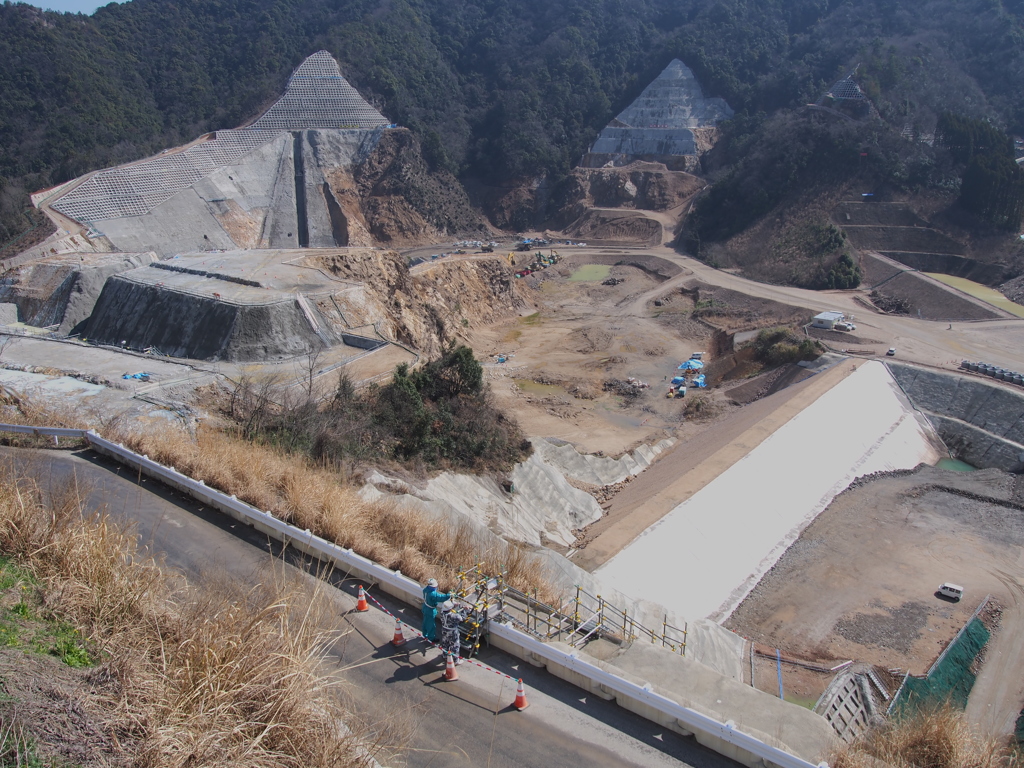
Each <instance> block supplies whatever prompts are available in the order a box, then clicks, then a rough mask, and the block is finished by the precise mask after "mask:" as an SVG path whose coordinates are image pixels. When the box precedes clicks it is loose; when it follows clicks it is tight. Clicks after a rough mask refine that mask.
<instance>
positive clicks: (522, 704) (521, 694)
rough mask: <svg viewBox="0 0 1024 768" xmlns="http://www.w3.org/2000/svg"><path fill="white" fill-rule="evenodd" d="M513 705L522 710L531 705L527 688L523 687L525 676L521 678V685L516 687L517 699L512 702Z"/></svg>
mask: <svg viewBox="0 0 1024 768" xmlns="http://www.w3.org/2000/svg"><path fill="white" fill-rule="evenodd" d="M512 706H513V707H515V708H516V709H518V710H519V711H520V712H522V711H523V710H524V709H526V708H527V707H528V706H530V702H528V701H527V700H526V689H525V688H523V678H519V687H518V688H516V700H515V701H513V702H512Z"/></svg>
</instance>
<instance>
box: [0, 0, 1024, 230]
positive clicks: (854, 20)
mask: <svg viewBox="0 0 1024 768" xmlns="http://www.w3.org/2000/svg"><path fill="white" fill-rule="evenodd" d="M1018 14H1021V15H1024V0H1005V1H1004V2H1000V0H931V1H930V2H928V1H926V2H920V0H846V1H845V2H843V1H841V0H759V1H758V2H754V0H629V2H625V0H588V1H587V2H584V1H583V0H567V1H566V2H558V3H551V2H544V1H543V0H444V2H440V1H439V0H173V2H172V0H131V2H127V3H124V4H123V5H115V4H111V5H109V6H107V7H105V8H101V9H99V10H98V11H97V12H96V13H95V14H94V15H93V16H91V17H86V16H81V15H70V14H68V15H61V14H57V13H50V12H45V13H44V12H41V11H39V10H37V9H35V8H33V7H30V6H26V5H22V4H11V3H5V4H4V5H2V6H0V246H2V245H3V243H4V242H6V241H8V240H9V239H10V238H12V237H14V236H16V235H17V234H18V233H19V232H21V231H23V230H24V229H25V228H26V227H27V226H28V223H27V218H26V215H25V212H24V211H25V209H26V208H27V206H28V202H27V199H26V197H25V193H26V192H27V191H32V190H35V189H39V188H42V187H46V186H48V185H51V184H56V183H58V182H60V181H63V180H65V179H68V178H72V177H74V176H76V175H78V174H81V173H82V172H84V171H87V170H90V169H92V168H97V167H102V166H107V165H110V164H113V163H117V162H122V161H125V160H129V159H133V158H137V157H140V156H143V155H146V154H149V153H152V152H154V151H156V150H159V149H161V148H163V147H165V146H170V145H174V144H179V143H182V142H184V141H187V140H190V139H192V138H194V137H195V136H197V135H198V134H200V133H202V132H205V131H208V130H212V129H216V128H222V127H234V126H236V125H238V124H241V123H243V122H245V121H246V120H247V119H250V118H252V117H253V116H255V115H256V114H257V112H258V111H259V110H260V108H261V107H262V106H264V105H266V104H267V103H268V102H269V101H270V100H272V99H273V98H274V97H276V96H277V95H278V94H279V93H280V92H281V90H282V88H283V86H284V83H285V80H286V78H287V76H288V74H289V73H290V71H291V70H292V68H293V67H294V66H296V65H297V64H298V63H299V62H300V61H301V60H302V58H303V57H305V56H306V55H308V54H310V53H312V52H313V51H316V50H318V49H319V48H326V49H327V50H329V51H330V52H331V53H332V54H334V55H335V56H336V57H337V58H338V60H339V62H340V63H341V66H342V70H343V72H344V73H345V74H346V76H347V77H348V78H349V79H350V80H351V81H352V82H353V84H354V85H356V87H358V88H359V89H360V91H361V92H362V93H363V94H364V95H366V96H367V97H368V98H370V99H371V100H372V101H373V102H374V103H375V105H376V106H377V107H378V108H379V109H381V110H382V111H383V112H384V114H385V115H386V116H387V117H388V118H389V119H391V120H393V121H395V122H398V123H400V124H402V125H405V126H408V127H410V128H411V129H413V130H414V131H415V132H416V133H418V134H419V135H420V137H421V139H422V141H423V145H424V148H425V152H426V155H427V159H428V161H429V162H431V163H433V164H434V165H440V166H445V167H447V168H449V169H450V170H452V171H454V172H456V173H457V174H459V175H460V176H461V177H462V178H464V179H486V180H487V181H488V182H489V183H495V184H501V183H512V182H515V181H520V180H523V179H530V178H537V177H541V176H544V177H546V178H547V179H548V180H549V181H550V182H551V183H552V184H555V183H557V182H558V181H559V180H560V179H562V178H563V177H564V176H565V174H566V173H567V171H568V170H569V169H570V168H571V167H572V166H573V165H574V164H575V162H576V161H577V160H578V158H579V157H580V156H581V154H582V153H583V152H584V151H586V149H587V147H588V145H589V144H590V142H591V141H592V140H593V139H594V137H595V136H596V134H597V132H598V131H599V130H600V128H601V127H602V126H603V125H604V124H606V123H607V122H608V120H609V119H610V118H611V117H612V116H614V115H615V114H616V113H617V112H618V111H619V110H621V109H622V108H623V107H624V106H625V105H626V104H628V103H629V102H630V101H631V100H632V99H633V98H634V97H635V96H636V95H637V94H638V93H639V91H640V90H641V89H642V88H643V87H644V86H645V85H646V84H647V83H648V82H649V81H650V80H651V79H652V78H653V77H654V76H655V75H656V74H657V73H658V72H659V71H660V70H661V68H662V67H664V66H665V64H666V63H667V62H668V61H669V60H670V59H671V58H673V57H679V58H680V59H682V60H683V61H684V62H685V63H686V64H688V65H689V66H690V67H691V68H692V69H693V70H694V72H695V73H696V75H697V77H698V78H699V80H700V82H701V83H702V85H703V86H704V89H705V91H706V92H707V93H708V94H709V95H715V96H722V97H724V98H725V99H726V100H727V101H728V102H729V104H730V105H731V106H732V107H733V108H734V109H735V110H736V112H737V117H736V119H735V120H734V121H733V122H732V124H731V126H727V128H726V137H727V140H726V141H725V142H724V143H723V145H722V150H721V152H719V153H718V159H717V160H714V162H715V163H717V167H718V168H719V169H729V168H738V167H739V166H738V165H737V163H738V162H740V161H741V160H742V158H743V156H744V154H745V153H750V152H752V151H755V150H757V151H763V152H767V153H768V154H770V155H772V158H773V160H772V162H773V163H775V165H774V166H772V167H773V168H775V171H777V172H779V173H782V174H783V179H782V180H781V182H780V183H782V185H783V186H785V183H786V179H789V178H790V177H792V178H794V179H795V178H797V177H798V176H799V175H800V173H802V171H801V172H797V173H795V174H794V173H789V171H790V170H792V169H791V168H790V166H789V164H790V160H789V159H787V157H786V156H785V154H784V153H782V154H781V155H780V154H779V152H778V151H776V150H777V148H773V147H766V146H764V145H765V143H766V142H769V141H771V140H772V136H774V135H776V134H778V133H779V132H780V131H781V130H782V128H780V126H779V124H778V122H777V120H778V119H777V118H776V121H775V122H773V120H772V119H771V118H770V117H768V116H770V115H772V113H775V112H777V111H778V110H792V109H794V108H797V107H799V106H800V105H802V104H805V103H807V102H809V101H814V100H816V99H817V98H818V97H819V96H820V95H821V94H822V92H823V91H824V89H826V88H827V87H828V85H829V84H831V83H832V82H833V81H834V80H836V79H837V78H838V77H840V76H842V75H844V74H846V73H847V72H848V71H849V69H851V68H852V67H853V66H855V65H857V64H858V63H859V64H861V69H860V74H859V77H860V78H861V81H862V84H863V86H864V88H865V90H866V92H867V94H868V95H869V96H870V97H871V98H872V99H873V101H874V103H875V105H876V107H877V108H878V111H879V114H880V116H881V118H882V119H883V120H884V121H885V122H886V123H887V124H888V125H889V126H893V127H895V128H896V129H897V131H899V130H902V128H903V127H904V125H905V124H906V125H909V126H911V128H913V129H916V130H918V131H921V132H931V131H934V128H935V124H936V121H937V119H938V116H939V114H940V113H941V112H943V111H946V112H950V113H954V114H963V115H966V116H968V117H972V118H979V119H986V120H988V119H991V120H992V121H993V122H994V124H995V125H996V126H997V127H1000V128H1004V129H1008V130H1011V131H1018V130H1024V92H1022V89H1021V87H1020V83H1021V82H1024V78H1022V75H1024V29H1022V26H1021V22H1020V19H1019V18H1018ZM766 118H767V119H766ZM787 119H789V118H787ZM801 130H803V131H804V133H807V132H808V131H809V130H810V129H807V128H801ZM844 130H845V131H846V134H851V132H852V135H843V136H839V137H835V136H831V137H830V136H824V137H822V136H821V135H820V134H822V132H823V131H824V133H826V134H828V133H830V132H832V129H828V130H827V131H826V130H824V129H822V130H810V133H812V134H814V135H813V136H811V139H810V144H809V146H810V149H808V150H807V151H806V152H803V155H802V157H803V159H802V160H801V159H800V158H797V159H796V161H795V162H797V163H800V162H803V163H807V162H811V161H813V159H814V157H816V155H815V152H818V151H819V150H820V149H821V146H822V142H825V143H826V144H827V142H829V141H832V142H833V143H835V142H838V143H839V144H840V145H841V146H843V147H846V148H847V149H848V150H849V151H851V152H852V151H854V150H860V148H861V144H862V143H863V142H864V141H866V140H870V137H868V138H867V139H865V138H864V137H862V136H860V135H859V134H858V133H857V131H854V130H853V129H849V128H847V129H844ZM870 133H871V134H872V135H878V134H879V129H878V127H877V126H876V127H874V128H872V129H871V130H870ZM887 142H888V139H884V138H883V139H879V140H878V142H877V143H878V144H879V146H880V147H885V146H888V145H887ZM844 151H845V150H844ZM886 151H889V150H886ZM773 153H774V154H773ZM911 154H912V153H911ZM859 155H860V153H859V151H857V152H856V155H855V156H854V157H853V159H852V160H850V158H846V157H845V154H844V155H843V158H842V162H841V163H840V165H842V163H845V162H847V161H850V162H853V163H857V162H858V161H857V160H856V157H859ZM882 160H883V161H884V163H885V164H886V167H885V171H884V172H885V173H889V174H896V175H897V176H899V174H903V175H904V176H906V177H907V179H911V177H912V178H913V179H917V180H918V181H920V183H928V184H936V183H938V184H941V183H943V180H942V178H940V177H941V174H939V176H940V177H937V176H936V175H935V173H934V172H933V169H932V168H931V167H930V165H929V163H932V162H933V161H932V160H930V159H928V158H923V159H920V161H919V162H918V161H913V158H911V161H912V162H911V165H910V166H908V167H907V168H901V167H900V166H901V163H903V159H902V156H901V155H900V153H899V152H895V154H894V153H893V151H889V155H888V156H886V157H885V158H882ZM914 162H917V165H914ZM919 166H920V167H919ZM840 171H841V168H840ZM722 172H724V170H723V171H722ZM773 172H774V171H773ZM915 174H916V175H915ZM911 180H912V179H911ZM907 183H911V181H908V182H907ZM915 183H916V182H915ZM725 202H726V203H727V204H728V200H727V201H725ZM762 202H763V201H762ZM768 202H769V203H770V201H768ZM765 204H766V205H767V204H768V203H765ZM727 207H728V206H727ZM762 207H764V206H762ZM716 226H722V223H721V222H719V223H718V224H716Z"/></svg>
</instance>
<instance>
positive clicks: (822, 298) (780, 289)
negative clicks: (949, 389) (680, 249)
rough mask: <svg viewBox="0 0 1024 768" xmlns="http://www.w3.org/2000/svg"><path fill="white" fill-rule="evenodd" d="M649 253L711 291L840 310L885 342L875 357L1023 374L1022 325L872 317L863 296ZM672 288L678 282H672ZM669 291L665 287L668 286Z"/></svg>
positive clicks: (669, 253) (862, 331)
mask: <svg viewBox="0 0 1024 768" xmlns="http://www.w3.org/2000/svg"><path fill="white" fill-rule="evenodd" d="M647 250H648V251H649V252H650V253H653V254H654V255H656V256H660V257H662V258H664V259H666V260H668V261H671V262H673V263H675V264H678V265H679V266H680V267H682V268H684V269H686V270H689V271H690V272H692V273H693V274H694V275H695V276H696V277H698V278H700V279H701V280H703V281H704V282H707V283H710V284H711V285H719V286H722V287H723V288H730V289H732V290H734V291H740V292H742V293H746V294H748V295H751V296H760V297H762V298H766V299H772V300H774V301H779V302H782V303H784V304H792V305H794V306H801V307H810V308H811V309H813V310H815V311H817V312H822V311H826V310H833V309H834V310H838V311H841V312H844V313H846V314H849V315H853V316H855V317H856V320H857V325H858V335H863V336H870V337H873V338H878V339H885V340H886V341H885V343H884V344H883V345H880V346H878V348H877V349H875V351H876V352H877V353H878V354H884V352H885V349H886V348H887V347H889V346H893V347H896V350H897V355H898V357H899V358H900V359H901V360H909V361H912V362H918V363H922V364H925V365H930V366H937V367H945V368H956V367H957V366H958V365H959V364H960V361H961V360H963V359H968V360H981V361H986V362H991V363H993V364H998V365H1001V366H1003V367H1005V368H1012V369H1014V370H1021V371H1024V320H1021V319H1010V318H1007V319H1002V320H981V321H976V322H970V323H953V324H952V325H953V328H952V330H949V329H948V326H949V324H948V323H945V322H933V321H928V320H917V319H915V318H911V317H901V316H897V315H882V314H875V313H873V312H871V311H870V310H868V309H866V308H865V307H864V306H863V305H862V304H860V303H858V302H857V301H855V297H857V296H862V292H861V291H809V290H804V289H802V288H791V287H789V286H782V285H768V284H767V283H757V282H754V281H753V280H747V279H746V278H742V277H739V276H737V275H733V274H730V273H729V272H724V271H722V270H718V269H715V268H713V267H710V266H708V265H707V264H704V263H703V262H700V261H697V260H696V259H693V258H690V257H688V256H683V255H681V254H679V253H676V252H675V251H674V250H672V249H671V248H666V247H663V248H651V249H647ZM673 282H682V281H681V280H680V278H676V280H675V281H673ZM666 287H668V284H666Z"/></svg>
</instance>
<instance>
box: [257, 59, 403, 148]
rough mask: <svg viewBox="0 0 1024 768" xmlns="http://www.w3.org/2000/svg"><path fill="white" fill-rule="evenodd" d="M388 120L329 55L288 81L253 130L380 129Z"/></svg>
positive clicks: (311, 62)
mask: <svg viewBox="0 0 1024 768" xmlns="http://www.w3.org/2000/svg"><path fill="white" fill-rule="evenodd" d="M387 124H388V121H387V119H386V118H385V117H384V115H382V114H381V113H380V112H378V111H377V110H376V109H374V108H373V107H371V106H370V105H369V104H368V103H367V102H366V100H365V99H364V98H363V97H362V96H360V95H359V92H358V91H357V90H356V89H355V88H353V87H352V86H351V85H349V83H348V81H347V80H346V79H345V78H344V77H342V76H341V70H340V69H339V68H338V62H337V61H335V60H334V57H333V56H331V54H329V53H328V52H327V51H317V52H316V53H314V54H313V55H312V56H310V57H309V58H307V59H306V60H305V61H304V62H302V64H300V65H299V67H298V69H296V70H295V72H293V73H292V76H291V78H290V79H289V80H288V87H287V88H286V89H285V92H284V96H282V97H281V98H280V99H278V100H277V102H275V103H274V105H273V106H272V107H271V108H270V109H268V110H267V111H266V112H264V113H263V115H262V116H261V117H260V118H259V119H258V120H257V121H256V122H255V123H253V124H252V125H250V126H249V129H250V130H269V131H290V130H305V129H311V128H363V129H366V128H380V127H382V126H386V125H387Z"/></svg>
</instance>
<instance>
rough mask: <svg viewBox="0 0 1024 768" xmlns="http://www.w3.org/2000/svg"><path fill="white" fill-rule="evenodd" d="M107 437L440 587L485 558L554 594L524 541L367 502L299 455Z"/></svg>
mask: <svg viewBox="0 0 1024 768" xmlns="http://www.w3.org/2000/svg"><path fill="white" fill-rule="evenodd" d="M112 437H116V439H117V440H119V441H121V442H122V443H124V444H125V445H127V446H128V447H130V448H131V449H132V450H134V451H136V452H138V453H144V454H146V455H148V456H149V457H150V458H152V459H154V460H155V461H158V462H160V463H161V464H164V465H167V466H173V467H175V468H176V469H177V470H178V471H179V472H183V473H185V474H187V475H189V476H190V477H192V478H194V479H196V480H202V481H203V482H204V483H206V484H207V485H209V486H211V487H213V488H216V489H218V490H220V491H222V492H224V493H229V494H232V495H234V496H237V497H238V498H239V499H242V500H243V501H245V502H247V503H249V504H251V505H253V506H254V507H257V508H258V509H262V510H264V511H267V512H270V513H272V514H273V515H275V516H277V517H279V518H281V519H282V520H286V521H287V522H290V523H292V524H294V525H296V526H298V527H299V528H303V529H309V530H310V531H313V532H314V533H316V534H317V535H318V536H321V537H323V538H324V539H327V540H328V541H333V542H335V543H337V544H338V545H339V546H342V547H346V548H351V549H353V550H355V551H356V552H358V553H359V554H360V555H362V556H364V557H368V558H370V559H372V560H375V561H376V562H378V563H380V564H381V565H384V566H386V567H387V568H391V569H393V570H401V571H402V573H404V574H405V575H407V576H409V577H410V578H413V579H417V580H419V581H421V582H422V581H425V580H426V579H427V578H429V577H431V576H435V577H436V578H437V579H438V580H439V581H440V582H441V583H442V586H443V587H445V588H448V587H453V586H455V584H456V582H457V573H458V570H459V569H460V568H464V567H467V566H470V565H473V564H475V563H481V562H483V563H487V564H489V565H491V566H493V569H494V570H495V571H497V570H498V569H499V568H504V569H505V578H506V580H507V581H508V582H509V583H510V584H511V585H512V586H514V587H517V588H518V589H522V590H523V591H528V592H534V591H536V592H537V593H538V595H539V596H540V597H541V599H549V600H550V599H552V598H553V589H552V587H551V586H550V585H549V584H548V583H547V582H546V581H545V579H544V578H543V576H542V575H541V573H540V569H539V567H538V564H537V562H536V559H535V558H533V557H531V556H530V555H529V554H528V553H527V552H526V550H525V549H524V548H523V547H522V546H519V545H516V544H505V545H503V546H500V547H498V548H497V549H493V548H491V549H489V548H486V547H484V546H482V545H481V544H480V543H479V542H478V541H477V540H476V537H475V536H474V535H473V532H472V530H471V528H470V527H469V526H468V525H463V526H455V525H449V524H445V523H443V522H440V521H437V520H431V519H428V518H426V517H424V516H423V515H422V514H420V513H419V512H418V511H417V510H415V509H412V508H409V507H406V506H402V505H399V504H397V503H395V502H392V501H387V500H383V501H366V500H365V499H363V498H362V497H361V496H360V495H359V493H358V492H357V490H356V489H355V488H353V487H351V486H346V485H344V484H342V482H341V481H340V480H339V478H338V475H337V474H336V473H334V472H331V471H330V470H328V469H324V468H321V467H317V466H314V465H313V464H311V463H310V462H309V461H308V460H306V459H304V458H302V457H300V456H296V455H294V454H287V453H285V452H283V451H281V450H277V449H274V448H271V447H268V446H264V445H259V444H254V443H251V442H248V441H245V440H242V439H239V438H236V437H232V436H231V435H228V434H225V433H223V432H217V431H213V430H208V429H199V430H197V433H196V437H195V439H193V438H192V437H191V436H190V435H188V434H186V433H185V432H183V431H178V430H174V429H172V428H168V429H165V430H163V431H161V432H159V433H154V432H147V433H145V434H139V433H132V434H122V435H117V436H112Z"/></svg>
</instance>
